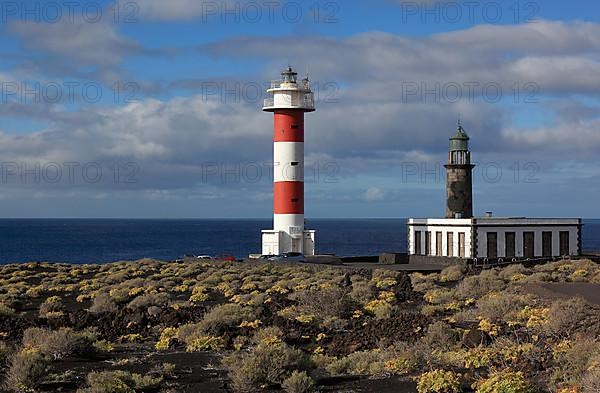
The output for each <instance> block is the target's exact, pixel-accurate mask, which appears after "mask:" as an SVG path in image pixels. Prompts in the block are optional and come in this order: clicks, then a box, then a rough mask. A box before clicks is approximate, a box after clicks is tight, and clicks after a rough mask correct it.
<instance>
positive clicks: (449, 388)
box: [417, 370, 461, 393]
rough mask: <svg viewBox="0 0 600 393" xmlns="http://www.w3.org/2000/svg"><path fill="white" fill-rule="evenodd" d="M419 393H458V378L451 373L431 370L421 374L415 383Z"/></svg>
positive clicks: (459, 388) (459, 387)
mask: <svg viewBox="0 0 600 393" xmlns="http://www.w3.org/2000/svg"><path fill="white" fill-rule="evenodd" d="M417 391H418V392H419V393H458V392H460V391H461V385H460V376H459V375H458V374H456V373H454V372H452V371H444V370H433V371H429V372H426V373H424V374H421V376H420V377H419V381H418V383H417Z"/></svg>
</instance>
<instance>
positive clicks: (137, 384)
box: [77, 371, 162, 393]
mask: <svg viewBox="0 0 600 393" xmlns="http://www.w3.org/2000/svg"><path fill="white" fill-rule="evenodd" d="M161 382H162V378H154V377H151V376H142V375H139V374H132V373H130V372H127V371H101V372H95V371H93V372H91V373H89V374H88V375H87V387H85V388H83V389H79V390H78V391H77V392H78V393H136V392H137V391H139V392H143V391H148V390H157V389H158V387H159V386H160V383H161Z"/></svg>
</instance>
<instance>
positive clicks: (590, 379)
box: [581, 369, 600, 393]
mask: <svg viewBox="0 0 600 393" xmlns="http://www.w3.org/2000/svg"><path fill="white" fill-rule="evenodd" d="M581 387H582V388H583V393H598V392H600V369H594V370H590V371H588V372H587V373H586V375H585V376H584V377H583V379H582V381H581Z"/></svg>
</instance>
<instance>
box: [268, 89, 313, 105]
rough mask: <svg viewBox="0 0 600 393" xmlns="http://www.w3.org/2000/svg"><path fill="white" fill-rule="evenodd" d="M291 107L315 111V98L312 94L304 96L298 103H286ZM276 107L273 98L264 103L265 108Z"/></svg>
mask: <svg viewBox="0 0 600 393" xmlns="http://www.w3.org/2000/svg"><path fill="white" fill-rule="evenodd" d="M286 104H287V105H289V106H294V107H298V108H307V109H314V108H315V96H314V94H313V93H312V92H311V93H305V94H303V95H302V97H301V98H300V100H299V101H298V102H286ZM272 106H275V99H274V98H273V97H268V98H265V99H264V101H263V107H272Z"/></svg>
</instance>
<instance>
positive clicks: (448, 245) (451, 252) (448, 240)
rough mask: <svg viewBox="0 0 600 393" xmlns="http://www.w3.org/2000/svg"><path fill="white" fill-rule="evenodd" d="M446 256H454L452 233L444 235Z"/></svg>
mask: <svg viewBox="0 0 600 393" xmlns="http://www.w3.org/2000/svg"><path fill="white" fill-rule="evenodd" d="M446 237H447V238H446V255H448V256H449V257H453V256H454V233H453V232H448V233H447V234H446Z"/></svg>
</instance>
